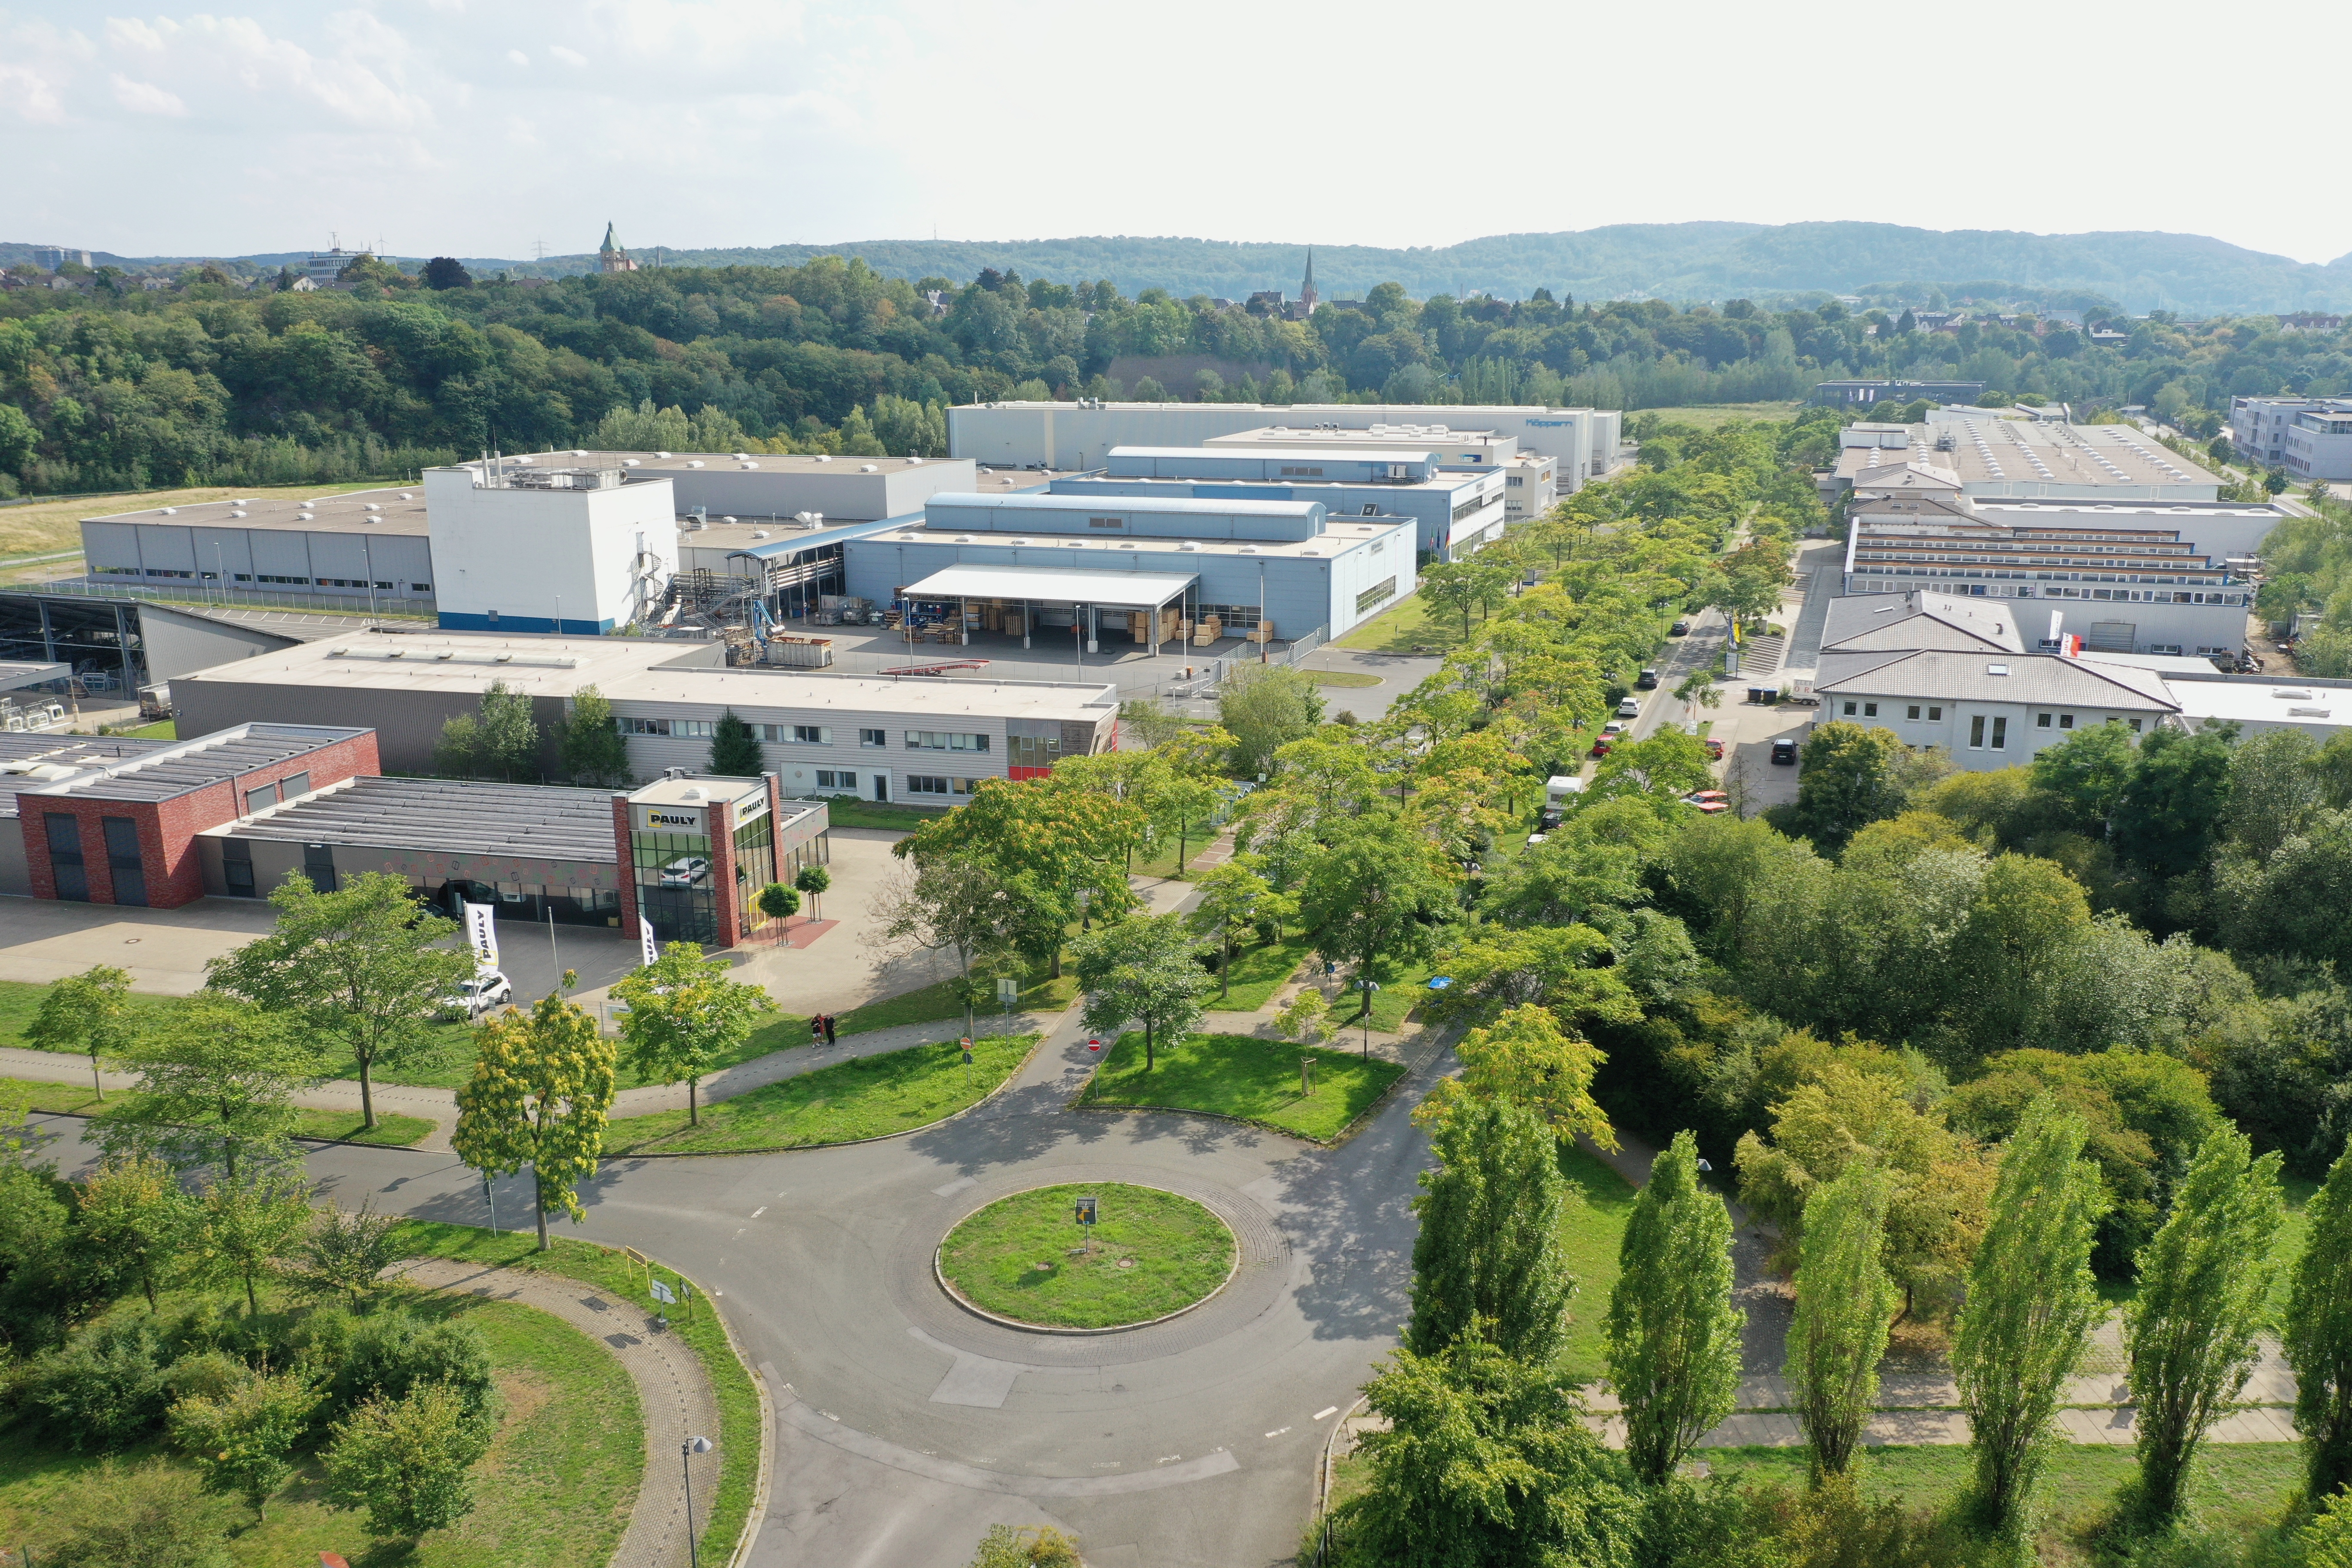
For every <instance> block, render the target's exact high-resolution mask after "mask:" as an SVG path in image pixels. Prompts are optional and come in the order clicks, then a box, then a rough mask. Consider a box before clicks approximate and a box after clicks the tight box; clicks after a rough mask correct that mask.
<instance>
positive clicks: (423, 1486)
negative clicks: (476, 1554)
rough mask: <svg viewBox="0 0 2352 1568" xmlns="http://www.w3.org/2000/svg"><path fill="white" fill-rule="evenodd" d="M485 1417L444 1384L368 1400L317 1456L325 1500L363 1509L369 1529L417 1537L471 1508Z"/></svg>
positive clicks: (487, 1432)
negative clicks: (321, 1462) (473, 1475)
mask: <svg viewBox="0 0 2352 1568" xmlns="http://www.w3.org/2000/svg"><path fill="white" fill-rule="evenodd" d="M491 1435H492V1434H491V1426H490V1423H488V1421H485V1420H483V1419H481V1418H480V1417H479V1416H478V1415H474V1414H472V1413H470V1412H469V1411H468V1410H467V1408H466V1402H465V1400H464V1398H463V1397H462V1396H461V1395H460V1394H458V1392H457V1390H456V1389H454V1388H452V1387H450V1386H449V1385H448V1384H445V1383H425V1384H418V1385H417V1386H416V1387H415V1388H414V1389H412V1390H411V1391H410V1392H409V1393H408V1394H407V1395H406V1396H405V1397H404V1398H400V1399H371V1400H368V1401H366V1402H365V1403H364V1404H362V1405H360V1406H359V1407H358V1408H357V1409H355V1410H353V1411H352V1413H351V1414H350V1415H347V1416H345V1417H344V1418H343V1419H342V1421H341V1422H340V1423H339V1424H337V1426H336V1427H335V1431H334V1436H333V1438H332V1440H331V1442H330V1443H329V1445H328V1447H327V1449H326V1452H325V1453H324V1454H323V1455H322V1456H321V1458H323V1460H324V1461H325V1466H326V1471H327V1500H328V1501H329V1502H331V1503H332V1504H333V1505H334V1506H336V1507H337V1508H341V1509H351V1510H365V1512H366V1514H367V1521H368V1532H369V1533H370V1534H372V1535H377V1536H406V1537H410V1538H412V1539H413V1538H414V1537H416V1536H419V1535H422V1534H424V1533H425V1531H428V1530H446V1529H447V1528H448V1527H449V1526H450V1525H453V1524H455V1523H457V1521H459V1520H461V1519H463V1518H465V1517H466V1515H467V1514H468V1513H470V1512H472V1511H473V1508H474V1496H473V1486H472V1478H471V1475H470V1473H469V1472H471V1470H472V1469H473V1467H474V1465H475V1463H476V1462H477V1461H478V1460H479V1459H480V1458H481V1457H482V1456H483V1455H484V1454H486V1453H488V1451H489V1447H490V1437H491Z"/></svg>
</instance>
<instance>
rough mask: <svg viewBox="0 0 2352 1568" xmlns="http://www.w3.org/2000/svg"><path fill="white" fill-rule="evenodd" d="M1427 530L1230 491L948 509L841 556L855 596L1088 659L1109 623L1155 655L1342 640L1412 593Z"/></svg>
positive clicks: (1407, 521) (948, 505) (1025, 498)
mask: <svg viewBox="0 0 2352 1568" xmlns="http://www.w3.org/2000/svg"><path fill="white" fill-rule="evenodd" d="M1236 488H1238V489H1255V488H1256V487H1236ZM1418 526H1419V525H1418V524H1417V523H1416V521H1414V520H1413V519H1412V518H1410V517H1400V516H1396V515H1393V514H1382V513H1375V514H1371V515H1366V514H1364V513H1362V512H1360V511H1359V512H1354V513H1350V514H1348V515H1344V516H1333V515H1331V514H1330V512H1329V511H1328V509H1327V508H1326V507H1325V506H1324V504H1323V503H1322V502H1321V501H1319V500H1263V499H1255V498H1253V497H1249V496H1244V495H1235V494H1232V493H1230V492H1228V493H1224V494H1221V495H1219V496H1216V497H1215V498H1214V499H1193V498H1192V497H1190V496H1171V495H1147V496H1134V495H1096V494H1071V495H1061V494H1046V495H1041V494H1035V493H1021V494H1015V495H970V496H944V495H943V496H934V497H932V498H931V501H930V504H929V506H927V507H926V508H925V509H924V515H923V517H922V518H921V519H919V520H913V521H908V522H905V523H903V524H898V525H894V526H892V527H889V528H887V529H882V530H877V531H872V532H867V533H865V534H862V535H861V536H859V537H856V538H853V539H851V540H849V541H848V542H846V543H845V546H844V552H845V557H846V567H847V577H848V583H849V592H850V593H851V594H852V595H856V596H857V597H860V598H866V599H872V600H876V601H878V602H883V603H891V602H900V601H903V602H906V603H907V604H908V606H909V608H910V610H911V611H912V612H913V613H914V614H916V615H917V616H918V617H919V618H924V619H935V618H937V617H939V616H947V617H948V618H950V621H952V622H958V623H961V625H964V626H974V625H975V623H976V624H977V626H978V628H979V629H984V630H986V631H989V632H993V633H997V634H998V635H1003V636H1017V637H1021V638H1022V639H1023V647H1034V646H1035V642H1036V638H1037V637H1039V636H1040V635H1053V636H1056V637H1062V638H1071V639H1074V640H1075V639H1077V638H1079V637H1080V636H1081V630H1082V633H1083V642H1084V645H1085V649H1086V651H1087V652H1089V653H1094V652H1098V651H1100V647H1101V644H1102V639H1103V637H1104V636H1105V632H1104V627H1105V626H1106V625H1108V626H1109V627H1110V628H1111V633H1112V634H1113V635H1118V636H1119V637H1121V638H1122V640H1123V641H1125V642H1127V643H1129V645H1130V646H1144V647H1151V648H1153V649H1155V650H1156V649H1157V648H1158V647H1160V645H1161V644H1163V643H1166V642H1171V641H1174V640H1176V639H1177V638H1178V637H1182V638H1183V639H1184V640H1185V641H1187V642H1188V643H1190V642H1192V641H1193V640H1194V639H1196V638H1198V639H1200V640H1201V642H1202V645H1203V646H1206V645H1207V644H1209V643H1213V642H1214V641H1215V640H1216V639H1217V638H1218V637H1230V636H1232V635H1234V633H1236V632H1244V631H1245V632H1248V633H1250V634H1251V635H1252V636H1253V638H1254V640H1265V641H1274V640H1279V641H1283V642H1298V641H1301V640H1304V639H1307V638H1308V637H1318V636H1319V637H1338V636H1339V635H1340V634H1342V633H1343V632H1345V631H1347V630H1348V629H1349V627H1351V626H1355V625H1357V624H1358V623H1359V622H1360V621H1363V620H1366V619H1368V618H1370V616H1374V615H1377V614H1378V613H1379V612H1380V611H1381V609H1382V608H1383V607H1385V606H1386V605H1390V604H1391V603H1393V602H1394V601H1396V600H1398V599H1402V598H1403V597H1405V596H1406V595H1409V594H1411V593H1412V590H1413V587H1414V585H1415V584H1417V582H1418V581H1419V577H1418V574H1417V571H1416V566H1415V540H1416V533H1417V531H1418ZM1107 617H1108V618H1107Z"/></svg>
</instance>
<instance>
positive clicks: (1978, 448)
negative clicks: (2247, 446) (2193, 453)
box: [1831, 408, 2221, 501]
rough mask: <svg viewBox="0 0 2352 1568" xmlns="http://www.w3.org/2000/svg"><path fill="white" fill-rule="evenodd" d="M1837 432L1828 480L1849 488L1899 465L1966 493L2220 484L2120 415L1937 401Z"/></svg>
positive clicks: (1869, 483) (2209, 488)
mask: <svg viewBox="0 0 2352 1568" xmlns="http://www.w3.org/2000/svg"><path fill="white" fill-rule="evenodd" d="M1840 442H1841V447H1840V450H1839V452H1838V462H1837V468H1836V471H1835V473H1834V475H1833V476H1832V481H1831V483H1832V488H1834V489H1838V490H1841V491H1843V490H1851V491H1852V492H1853V494H1854V495H1856V496H1857V497H1859V496H1861V495H1863V494H1864V493H1866V492H1868V491H1870V490H1872V489H1884V488H1885V487H1886V486H1887V485H1888V484H1889V483H1890V482H1893V481H1894V479H1895V477H1896V476H1898V475H1900V474H1901V473H1902V472H1903V471H1905V470H1906V468H1909V469H1912V470H1915V471H1918V472H1921V473H1924V474H1927V475H1932V476H1934V477H1936V478H1937V479H1942V480H1943V481H1945V482H1947V483H1948V484H1950V485H1952V486H1955V487H1957V488H1958V491H1959V493H1961V494H1962V495H1966V496H1969V497H1970V498H1972V499H1988V498H1990V499H2005V500H2167V501H2200V500H2201V501H2210V500H2213V499H2215V497H2216V496H2218V495H2219V494H2220V492H2221V480H2220V479H2217V478H2216V477H2215V476H2213V475H2212V474H2210V473H2208V472H2206V471H2205V470H2204V469H2203V468H2200V467H2198V466H2197V465H2196V464H2194V463H2192V462H2190V461H2189V459H2188V458H2182V457H2179V456H2178V455H2176V454H2175V453H2173V452H2171V451H2169V450H2168V449H2167V448H2166V447H2163V446H2162V445H2160V444H2158V441H2157V440H2156V438H2155V437H2152V436H2148V435H2145V434H2143V433H2142V432H2141V431H2139V430H2137V429H2135V428H2134V427H2133V426H2128V425H2074V424H2069V423H2067V422H2065V421H2063V420H2058V419H2032V418H2023V417H2008V416H1998V417H1997V416H1994V415H1992V414H1991V413H1990V412H1989V411H1987V410H1983V409H1950V408H1942V409H1937V410H1934V411H1933V412H1931V413H1929V414H1928V416H1927V419H1926V421H1925V422H1923V423H1921V424H1917V425H1868V426H1853V427H1852V428H1850V429H1848V430H1846V431H1844V432H1843V433H1842V434H1841V436H1840Z"/></svg>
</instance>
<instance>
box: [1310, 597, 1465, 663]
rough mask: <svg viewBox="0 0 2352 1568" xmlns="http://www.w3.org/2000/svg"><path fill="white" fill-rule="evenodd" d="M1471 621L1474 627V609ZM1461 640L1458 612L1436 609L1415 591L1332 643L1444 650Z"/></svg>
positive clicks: (1383, 648)
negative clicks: (1438, 610)
mask: <svg viewBox="0 0 2352 1568" xmlns="http://www.w3.org/2000/svg"><path fill="white" fill-rule="evenodd" d="M1470 625H1471V628H1472V629H1473V630H1474V631H1475V629H1476V628H1477V626H1478V617H1477V613H1476V612H1475V610H1474V611H1473V612H1472V613H1471V617H1470ZM1463 641H1464V638H1463V636H1462V616H1461V615H1460V614H1459V613H1458V612H1454V611H1445V612H1442V613H1440V612H1437V611H1435V610H1434V608H1433V606H1432V605H1431V604H1430V602H1429V601H1428V600H1426V599H1424V598H1423V597H1422V596H1421V595H1419V594H1417V593H1416V594H1408V595H1405V596H1404V597H1403V598H1402V599H1400V600H1398V601H1397V603H1396V605H1394V607H1392V608H1391V609H1388V610H1384V611H1382V612H1381V614H1379V615H1377V616H1373V617H1372V618H1371V619H1370V620H1369V621H1366V622H1365V623H1364V624H1363V625H1362V626H1358V627H1357V628H1356V629H1355V630H1354V631H1351V632H1349V634H1348V635H1347V636H1346V637H1339V638H1335V639H1334V640H1333V642H1332V645H1331V646H1332V647H1352V648H1360V649H1362V650H1364V651H1366V652H1369V653H1444V652H1446V651H1447V650H1448V649H1451V648H1455V647H1461V646H1462V643H1463Z"/></svg>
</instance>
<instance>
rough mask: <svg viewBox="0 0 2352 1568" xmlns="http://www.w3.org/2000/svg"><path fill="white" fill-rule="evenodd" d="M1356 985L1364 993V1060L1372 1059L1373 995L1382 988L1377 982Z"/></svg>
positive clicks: (1364, 982) (1359, 982)
mask: <svg viewBox="0 0 2352 1568" xmlns="http://www.w3.org/2000/svg"><path fill="white" fill-rule="evenodd" d="M1356 984H1358V985H1359V986H1360V987H1361V988H1362V989H1363V993H1364V1059H1365V1060H1366V1061H1370V1060H1371V1059H1372V993H1373V992H1375V991H1378V990H1379V989H1380V988H1381V983H1380V982H1379V981H1377V980H1359V981H1357V982H1356Z"/></svg>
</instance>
